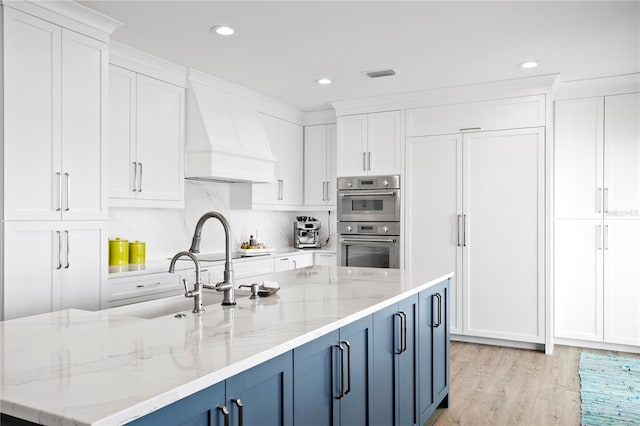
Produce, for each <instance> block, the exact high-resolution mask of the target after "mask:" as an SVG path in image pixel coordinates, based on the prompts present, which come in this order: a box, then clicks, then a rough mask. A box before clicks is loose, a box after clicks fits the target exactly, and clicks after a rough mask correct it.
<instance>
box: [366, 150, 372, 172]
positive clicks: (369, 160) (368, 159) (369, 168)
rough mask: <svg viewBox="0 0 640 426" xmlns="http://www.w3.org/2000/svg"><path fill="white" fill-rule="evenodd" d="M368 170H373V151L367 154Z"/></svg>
mask: <svg viewBox="0 0 640 426" xmlns="http://www.w3.org/2000/svg"><path fill="white" fill-rule="evenodd" d="M367 170H371V151H368V152H367Z"/></svg>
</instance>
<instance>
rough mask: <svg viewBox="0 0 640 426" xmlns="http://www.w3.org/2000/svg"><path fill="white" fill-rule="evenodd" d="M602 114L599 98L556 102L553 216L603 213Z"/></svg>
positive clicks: (588, 215)
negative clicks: (555, 165)
mask: <svg viewBox="0 0 640 426" xmlns="http://www.w3.org/2000/svg"><path fill="white" fill-rule="evenodd" d="M603 114H604V102H603V99H602V98H586V99H578V100H571V101H562V102H556V108H555V119H556V121H555V137H556V141H557V143H556V147H555V161H556V164H557V165H561V166H558V167H556V169H555V214H556V218H581V219H595V218H599V217H602V210H603V193H604V187H603V183H602V179H603V167H602V158H603V154H604V152H603V149H604V148H603V135H604V133H603V123H602V119H603Z"/></svg>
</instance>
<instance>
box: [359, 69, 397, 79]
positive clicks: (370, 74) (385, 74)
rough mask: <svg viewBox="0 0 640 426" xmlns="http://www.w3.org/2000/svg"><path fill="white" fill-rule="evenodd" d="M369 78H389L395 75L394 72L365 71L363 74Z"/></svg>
mask: <svg viewBox="0 0 640 426" xmlns="http://www.w3.org/2000/svg"><path fill="white" fill-rule="evenodd" d="M364 74H365V75H366V76H367V77H369V78H380V77H389V76H392V75H396V72H395V70H380V71H367V72H365V73H364Z"/></svg>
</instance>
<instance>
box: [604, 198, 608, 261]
mask: <svg viewBox="0 0 640 426" xmlns="http://www.w3.org/2000/svg"><path fill="white" fill-rule="evenodd" d="M604 212H605V213H609V188H605V189H604ZM605 250H606V249H605Z"/></svg>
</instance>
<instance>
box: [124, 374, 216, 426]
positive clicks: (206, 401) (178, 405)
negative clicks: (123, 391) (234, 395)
mask: <svg viewBox="0 0 640 426" xmlns="http://www.w3.org/2000/svg"><path fill="white" fill-rule="evenodd" d="M224 389H225V385H224V382H222V383H218V384H216V385H213V386H211V387H208V388H207V389H205V390H202V391H200V392H198V393H195V394H193V395H191V396H188V397H186V398H184V399H181V400H180V401H176V402H174V403H173V404H171V405H169V406H167V407H164V408H161V409H159V410H157V411H154V412H153V413H151V414H148V415H146V416H144V417H141V418H139V419H137V420H134V421H132V422H131V423H127V425H128V426H157V425H176V426H178V425H179V426H224V425H225V424H226V423H225V415H224V413H223V411H224V410H223V407H224Z"/></svg>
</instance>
